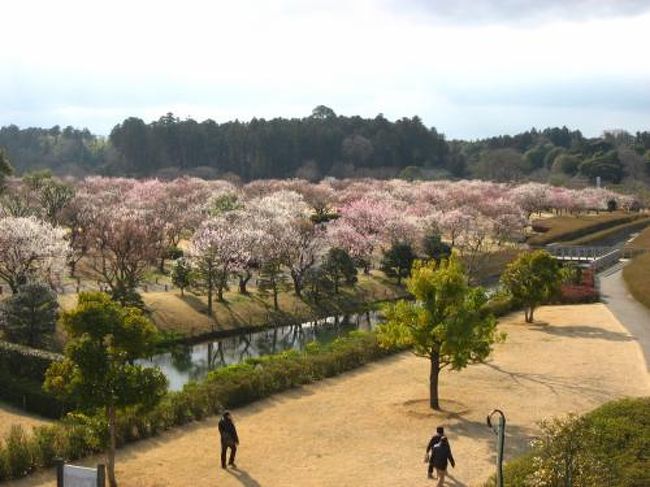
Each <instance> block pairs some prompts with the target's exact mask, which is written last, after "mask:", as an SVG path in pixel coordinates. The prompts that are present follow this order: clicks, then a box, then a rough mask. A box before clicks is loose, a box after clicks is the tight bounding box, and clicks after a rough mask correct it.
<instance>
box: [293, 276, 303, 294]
mask: <svg viewBox="0 0 650 487" xmlns="http://www.w3.org/2000/svg"><path fill="white" fill-rule="evenodd" d="M291 280H292V281H293V289H294V291H295V293H296V296H298V297H299V298H302V283H301V282H300V276H299V275H298V273H297V272H294V271H291Z"/></svg>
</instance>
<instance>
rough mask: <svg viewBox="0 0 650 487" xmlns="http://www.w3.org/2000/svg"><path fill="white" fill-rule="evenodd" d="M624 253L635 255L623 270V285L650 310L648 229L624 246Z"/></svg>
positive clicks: (649, 239)
mask: <svg viewBox="0 0 650 487" xmlns="http://www.w3.org/2000/svg"><path fill="white" fill-rule="evenodd" d="M625 251H626V252H627V253H629V254H630V255H636V256H635V257H634V259H633V260H632V262H631V263H630V264H628V265H627V266H625V268H624V269H623V279H624V280H625V284H627V288H628V289H629V290H630V293H631V294H632V296H634V299H636V300H637V301H639V302H640V303H643V304H644V305H645V306H646V307H648V308H650V228H646V229H645V230H644V231H643V232H641V233H640V234H639V235H638V236H637V237H636V238H635V239H634V240H632V241H631V242H630V243H629V244H628V245H626V246H625Z"/></svg>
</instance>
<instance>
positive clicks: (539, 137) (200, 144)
mask: <svg viewBox="0 0 650 487" xmlns="http://www.w3.org/2000/svg"><path fill="white" fill-rule="evenodd" d="M0 148H3V149H4V150H5V153H6V155H7V157H8V159H9V161H10V163H11V164H12V166H13V167H14V169H15V172H16V173H17V174H24V173H26V172H32V171H37V170H44V169H49V170H51V171H52V172H53V173H55V174H58V175H74V176H83V175H87V174H103V175H109V176H133V177H151V176H156V177H160V178H173V177H177V176H180V175H182V174H188V175H193V176H198V177H203V178H208V179H209V178H225V179H231V180H243V181H249V180H252V179H264V178H288V177H300V178H304V179H308V180H312V181H313V180H318V179H320V178H322V177H325V176H335V177H339V178H343V177H378V178H390V177H402V178H405V179H441V178H467V177H472V178H479V179H487V180H493V181H511V180H520V179H532V180H539V181H549V182H554V183H557V184H569V183H571V182H572V181H576V182H583V183H584V182H589V181H593V180H594V179H595V178H596V177H597V176H600V177H601V179H602V181H603V182H609V183H620V182H625V181H628V182H635V183H638V182H645V183H648V182H650V132H637V133H636V134H630V133H627V132H624V131H612V132H606V133H604V134H603V136H602V137H598V138H586V137H584V136H583V135H582V134H581V133H580V131H578V130H569V129H568V128H566V127H562V128H546V129H543V130H536V129H531V130H528V131H526V132H523V133H520V134H517V135H513V136H510V135H503V136H497V137H491V138H487V139H481V140H475V141H463V140H446V138H445V136H444V135H443V134H442V133H440V132H438V131H437V130H436V129H435V128H427V127H426V126H425V125H424V124H423V123H422V120H421V119H420V118H418V117H412V118H402V119H400V120H397V121H394V122H391V121H389V120H387V119H386V118H384V117H383V116H382V115H378V116H376V117H375V118H371V119H368V118H361V117H359V116H354V117H345V116H340V115H336V113H334V111H333V110H332V109H330V108H328V107H326V106H322V105H321V106H318V107H316V108H315V109H314V110H313V112H312V114H311V115H310V116H308V117H305V118H300V119H297V118H293V119H285V118H275V119H272V120H264V119H253V120H251V121H250V122H240V121H233V122H226V123H222V124H219V123H217V122H215V121H213V120H205V121H203V122H197V121H195V120H192V119H186V120H181V119H179V118H177V117H175V116H174V115H173V114H171V113H168V114H167V115H165V116H163V117H161V118H160V119H159V120H157V121H154V122H151V123H145V122H144V121H143V120H141V119H139V118H134V117H131V118H127V119H126V120H124V121H123V122H122V123H120V124H118V125H116V126H115V127H114V128H113V130H112V131H111V133H110V135H109V137H108V138H105V137H100V136H97V135H94V134H92V133H91V132H90V131H88V130H87V129H83V130H78V129H75V128H72V127H66V128H64V129H61V128H60V127H59V126H55V127H52V128H50V129H44V128H25V129H20V128H18V127H17V126H15V125H10V126H6V127H2V128H1V129H0Z"/></svg>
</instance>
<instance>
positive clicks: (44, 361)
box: [0, 341, 65, 419]
mask: <svg viewBox="0 0 650 487" xmlns="http://www.w3.org/2000/svg"><path fill="white" fill-rule="evenodd" d="M60 359H61V356H60V355H57V354H55V353H50V352H46V351H43V350H37V349H35V348H29V347H24V346H22V345H16V344H14V343H8V342H4V341H0V399H2V400H3V401H6V402H8V403H10V404H13V405H14V406H17V407H19V408H22V409H24V410H25V411H29V412H30V413H34V414H38V415H40V416H45V417H47V418H52V419H58V418H60V417H61V415H62V414H63V413H64V412H65V406H64V405H63V403H61V402H60V401H58V400H56V399H55V398H54V397H53V396H51V395H50V394H47V393H46V392H45V391H43V388H42V384H43V380H44V379H45V371H46V370H47V368H48V367H49V366H50V364H51V363H52V362H54V361H56V360H60Z"/></svg>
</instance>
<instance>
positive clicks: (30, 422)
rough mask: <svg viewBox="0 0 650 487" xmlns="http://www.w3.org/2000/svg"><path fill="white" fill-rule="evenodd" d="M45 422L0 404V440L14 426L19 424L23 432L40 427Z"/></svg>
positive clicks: (45, 421)
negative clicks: (23, 429)
mask: <svg viewBox="0 0 650 487" xmlns="http://www.w3.org/2000/svg"><path fill="white" fill-rule="evenodd" d="M47 422H48V421H47V420H46V419H42V418H39V417H36V416H33V415H31V414H29V413H26V412H24V411H20V410H19V409H16V408H14V407H13V406H9V405H8V404H5V403H3V402H0V438H4V437H5V435H6V434H7V433H9V430H10V429H11V426H12V425H14V424H20V425H22V426H23V427H24V428H25V430H27V431H29V430H30V429H31V428H32V427H33V426H40V425H43V424H46V423H47Z"/></svg>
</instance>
